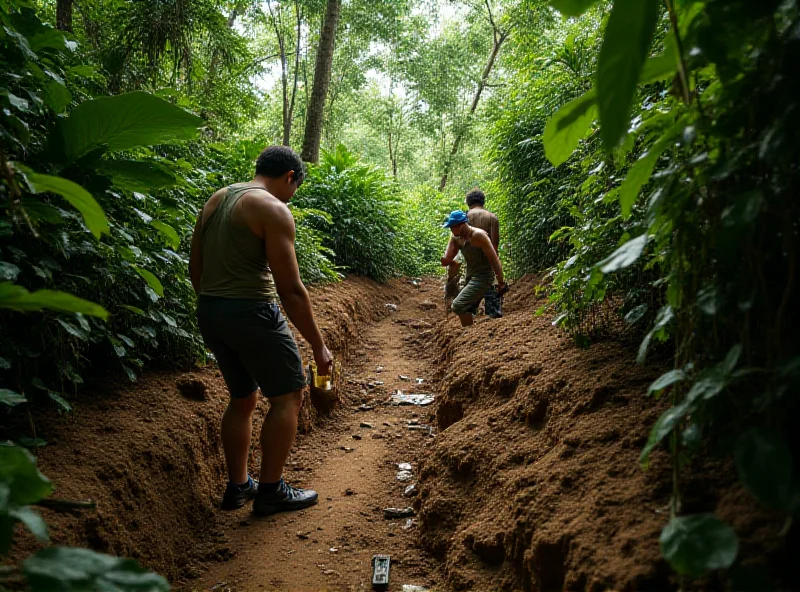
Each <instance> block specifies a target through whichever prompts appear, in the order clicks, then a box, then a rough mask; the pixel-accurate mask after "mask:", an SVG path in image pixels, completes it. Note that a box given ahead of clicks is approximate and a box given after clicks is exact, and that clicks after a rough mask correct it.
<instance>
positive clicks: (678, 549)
mask: <svg viewBox="0 0 800 592" xmlns="http://www.w3.org/2000/svg"><path fill="white" fill-rule="evenodd" d="M661 552H662V553H663V554H664V558H665V559H666V560H667V562H669V564H670V565H671V566H672V569H674V570H675V571H676V572H678V573H679V574H681V575H685V576H695V577H696V576H701V575H703V574H704V573H706V572H708V571H713V570H715V569H727V568H729V567H730V566H731V565H733V562H734V561H735V560H736V555H737V554H738V553H739V541H738V539H737V538H736V533H735V532H733V529H732V528H731V527H730V526H728V525H727V524H725V523H724V522H722V521H720V520H719V519H718V518H715V517H714V516H713V515H712V514H697V515H693V516H681V517H679V518H673V519H672V520H671V521H670V523H669V524H667V526H666V527H665V528H664V530H663V531H662V532H661Z"/></svg>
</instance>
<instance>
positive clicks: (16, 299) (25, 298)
mask: <svg viewBox="0 0 800 592" xmlns="http://www.w3.org/2000/svg"><path fill="white" fill-rule="evenodd" d="M0 308H10V309H12V310H18V311H23V312H25V311H39V310H44V309H49V310H55V311H59V312H79V313H82V314H85V315H89V316H94V317H100V318H102V319H107V318H108V312H107V311H106V309H104V308H103V307H102V306H100V305H98V304H95V303H94V302H89V301H88V300H84V299H83V298H78V297H77V296H73V295H72V294H67V293H66V292H58V291H54V290H37V291H36V292H28V291H27V290H26V289H25V288H23V287H22V286H15V285H14V284H10V283H3V284H0Z"/></svg>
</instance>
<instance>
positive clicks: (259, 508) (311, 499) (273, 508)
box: [253, 479, 319, 516]
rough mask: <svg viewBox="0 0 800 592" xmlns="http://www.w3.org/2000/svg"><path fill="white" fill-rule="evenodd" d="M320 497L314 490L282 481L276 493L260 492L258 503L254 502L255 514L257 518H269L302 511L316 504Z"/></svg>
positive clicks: (257, 498)
mask: <svg viewBox="0 0 800 592" xmlns="http://www.w3.org/2000/svg"><path fill="white" fill-rule="evenodd" d="M318 497H319V496H318V495H317V492H316V491H314V490H313V489H300V488H299V487H292V486H291V485H289V484H288V483H286V482H285V481H284V480H283V479H281V482H280V485H278V491H276V492H275V493H267V492H266V491H259V492H258V495H256V501H255V502H253V513H255V515H256V516H269V515H270V514H276V513H277V512H290V511H293V510H302V509H303V508H308V507H311V506H313V505H314V504H316V503H317V498H318Z"/></svg>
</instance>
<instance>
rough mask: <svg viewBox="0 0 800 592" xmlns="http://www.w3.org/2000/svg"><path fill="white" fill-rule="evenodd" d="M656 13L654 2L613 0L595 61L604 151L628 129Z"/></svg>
mask: <svg viewBox="0 0 800 592" xmlns="http://www.w3.org/2000/svg"><path fill="white" fill-rule="evenodd" d="M659 10H660V3H659V2H658V0H614V5H613V8H612V9H611V15H610V16H609V18H608V25H607V26H606V31H605V35H604V36H603V46H602V48H601V49H600V56H599V57H598V60H597V105H598V111H599V113H600V122H601V123H602V126H601V127H600V135H601V137H602V138H603V143H604V144H605V145H606V147H607V148H614V147H616V146H617V144H618V143H619V141H620V140H621V139H622V136H623V134H624V133H625V132H626V131H627V129H628V123H629V121H630V112H631V105H632V104H633V98H634V95H635V94H636V85H637V84H638V82H639V75H640V74H641V71H642V66H643V65H644V62H645V60H646V59H647V56H648V54H649V52H650V46H651V45H652V41H653V32H654V31H655V28H656V22H657V21H658V13H659Z"/></svg>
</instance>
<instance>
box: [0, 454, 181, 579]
mask: <svg viewBox="0 0 800 592" xmlns="http://www.w3.org/2000/svg"><path fill="white" fill-rule="evenodd" d="M52 491H53V485H52V483H51V482H50V480H49V479H48V478H47V477H45V476H44V475H42V473H41V472H39V469H38V468H37V467H36V460H35V459H34V457H33V456H32V455H31V454H30V452H28V451H27V450H25V449H24V448H20V447H18V446H14V445H11V444H0V555H5V554H6V553H8V551H9V549H10V548H11V543H12V537H13V534H14V531H15V530H16V523H17V522H20V523H22V524H23V525H24V526H25V527H26V528H27V529H28V530H29V531H30V532H31V533H33V535H34V536H36V538H38V539H39V540H41V541H43V542H47V541H49V534H48V531H47V525H46V524H45V522H44V520H42V518H41V516H39V514H38V513H37V512H36V511H34V510H33V509H32V508H30V506H31V505H32V504H35V503H37V502H39V501H41V500H42V499H44V498H46V497H47V496H49V495H50V493H52ZM22 573H24V575H25V577H26V580H27V585H28V589H29V590H31V591H32V592H52V591H55V590H59V591H74V592H79V591H82V590H121V591H129V592H133V591H135V590H139V591H141V590H148V591H150V592H156V591H162V590H163V591H167V590H169V583H168V582H167V580H165V579H164V578H163V577H161V576H159V575H156V574H154V573H151V572H148V571H146V570H144V569H142V568H141V567H140V566H139V565H138V564H137V563H136V562H135V561H133V560H131V559H121V558H119V557H111V556H109V555H103V554H101V553H95V552H94V551H90V550H89V549H74V548H59V547H51V548H47V549H43V550H41V551H39V552H38V553H36V554H35V555H33V556H31V557H28V558H27V559H26V560H25V561H24V562H23V565H22Z"/></svg>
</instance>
